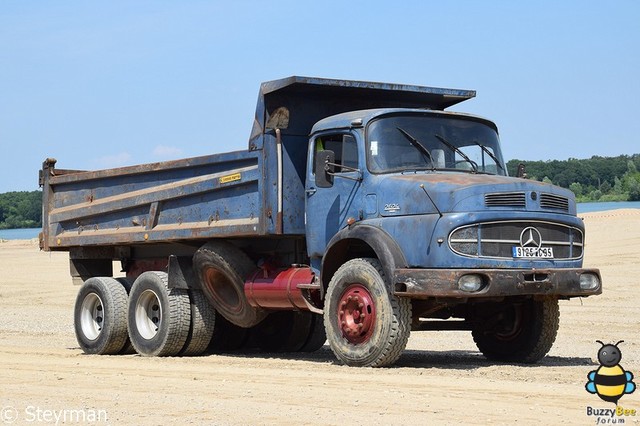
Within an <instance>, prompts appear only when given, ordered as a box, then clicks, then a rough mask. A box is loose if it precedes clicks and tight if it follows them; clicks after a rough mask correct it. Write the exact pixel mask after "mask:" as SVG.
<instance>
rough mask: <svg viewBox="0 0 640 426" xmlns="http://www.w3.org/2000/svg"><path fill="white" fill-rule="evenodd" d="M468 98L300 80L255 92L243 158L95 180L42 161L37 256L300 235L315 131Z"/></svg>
mask: <svg viewBox="0 0 640 426" xmlns="http://www.w3.org/2000/svg"><path fill="white" fill-rule="evenodd" d="M473 96H475V92H473V91H467V90H455V89H440V88H431V87H420V86H406V85H395V84H387V83H371V82H361V81H347V80H329V79H319V78H308V77H289V78H285V79H282V80H275V81H270V82H266V83H263V84H262V85H261V87H260V92H259V95H258V103H257V106H256V116H255V120H254V124H253V128H252V132H251V135H250V137H249V149H248V150H247V151H238V152H231V153H225V154H217V155H209V156H204V157H197V158H188V159H183V160H176V161H169V162H162V163H153V164H144V165H139V166H131V167H123V168H117V169H110V170H99V171H73V170H61V169H56V168H55V164H56V161H55V160H53V159H48V160H46V161H45V162H44V164H43V169H42V171H41V176H40V184H41V186H43V233H42V237H41V246H42V248H44V249H45V250H68V249H69V248H70V247H79V246H108V245H133V244H146V243H162V242H170V241H173V242H180V241H186V242H188V241H194V240H207V239H211V238H218V237H247V236H249V237H251V236H268V235H298V236H300V235H304V232H305V223H304V208H305V195H304V176H305V168H306V158H307V138H308V135H309V132H310V131H311V128H312V126H313V124H315V122H317V121H319V120H320V119H323V118H326V117H328V116H331V115H334V114H338V113H342V112H346V111H352V110H358V109H368V108H386V107H408V108H416V107H420V108H431V109H444V108H446V107H449V106H451V105H454V104H456V103H458V102H461V101H463V100H465V99H469V98H471V97H473Z"/></svg>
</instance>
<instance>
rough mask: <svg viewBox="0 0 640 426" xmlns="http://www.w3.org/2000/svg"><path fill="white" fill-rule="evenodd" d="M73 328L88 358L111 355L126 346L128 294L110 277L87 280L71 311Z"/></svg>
mask: <svg viewBox="0 0 640 426" xmlns="http://www.w3.org/2000/svg"><path fill="white" fill-rule="evenodd" d="M73 316H74V321H73V322H74V328H75V333H76V339H77V340H78V344H79V345H80V348H82V350H83V351H84V352H85V353H87V354H98V355H114V354H117V353H119V352H120V351H122V349H123V348H124V347H125V344H126V342H127V337H128V336H127V292H126V290H125V288H124V287H123V286H122V285H121V284H120V283H119V282H118V281H116V280H115V279H113V278H111V277H92V278H89V279H88V280H87V281H86V282H85V283H84V284H83V285H82V287H81V288H80V291H79V292H78V296H77V297H76V303H75V307H74V315H73Z"/></svg>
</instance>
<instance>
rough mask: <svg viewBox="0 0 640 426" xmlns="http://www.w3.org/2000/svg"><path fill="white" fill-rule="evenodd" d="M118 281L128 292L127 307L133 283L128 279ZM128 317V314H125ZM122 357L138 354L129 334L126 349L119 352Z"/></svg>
mask: <svg viewBox="0 0 640 426" xmlns="http://www.w3.org/2000/svg"><path fill="white" fill-rule="evenodd" d="M116 281H118V282H119V283H120V284H121V285H122V287H124V289H125V291H126V292H127V305H128V304H129V292H131V286H132V285H133V281H131V280H130V279H129V278H126V277H120V278H116ZM125 316H126V314H125ZM118 353H119V354H120V355H133V354H135V353H136V349H135V348H134V347H133V345H132V344H131V339H129V333H128V332H127V341H126V342H125V344H124V347H123V348H122V350H121V351H120V352H118Z"/></svg>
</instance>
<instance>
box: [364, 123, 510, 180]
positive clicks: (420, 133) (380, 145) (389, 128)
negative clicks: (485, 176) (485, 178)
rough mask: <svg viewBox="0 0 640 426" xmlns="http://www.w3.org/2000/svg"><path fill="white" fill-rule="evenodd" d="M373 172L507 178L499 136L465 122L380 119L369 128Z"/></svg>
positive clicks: (369, 162)
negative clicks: (453, 173) (435, 172)
mask: <svg viewBox="0 0 640 426" xmlns="http://www.w3.org/2000/svg"><path fill="white" fill-rule="evenodd" d="M367 166H368V168H369V170H370V171H371V172H373V173H392V172H401V171H411V170H450V171H461V172H467V173H489V174H498V175H506V170H505V165H504V161H503V160H502V153H501V152H500V145H499V142H498V134H497V132H496V131H495V130H494V129H493V128H492V127H490V126H489V125H487V124H484V123H482V122H480V121H475V120H472V119H468V118H465V117H445V116H439V115H427V114H412V115H391V116H384V117H382V118H379V119H377V120H375V121H373V122H371V123H370V124H369V126H368V128H367Z"/></svg>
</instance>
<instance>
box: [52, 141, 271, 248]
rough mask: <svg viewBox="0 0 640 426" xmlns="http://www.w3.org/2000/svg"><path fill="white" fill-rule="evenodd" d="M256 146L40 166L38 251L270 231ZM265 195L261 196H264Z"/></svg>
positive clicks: (260, 160)
mask: <svg viewBox="0 0 640 426" xmlns="http://www.w3.org/2000/svg"><path fill="white" fill-rule="evenodd" d="M262 155H263V153H262V151H254V152H232V153H226V154H219V155H212V156H206V157H198V158H189V159H183V160H177V161H170V162H166V163H154V164H144V165H139V166H132V167H124V168H119V169H110V170H99V171H93V172H75V173H68V172H67V173H65V174H62V175H59V174H58V173H57V170H56V169H55V167H54V165H55V163H54V162H53V163H52V162H48V163H45V167H44V168H43V173H42V175H43V184H44V187H45V188H44V213H45V214H44V229H43V231H44V232H43V237H44V238H43V248H45V249H51V250H65V249H68V248H69V247H78V246H101V245H131V244H140V243H153V242H168V241H189V240H203V239H209V238H216V237H237V236H257V235H265V234H266V233H268V232H270V228H269V226H267V225H268V224H266V223H265V218H266V217H267V215H266V212H265V211H264V208H263V207H264V205H265V203H266V205H269V204H270V200H269V198H270V193H269V192H268V191H267V193H266V194H263V192H264V191H265V185H264V179H263V175H264V171H263V170H262V167H263V164H264V162H263V158H262ZM265 198H267V200H265Z"/></svg>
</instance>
